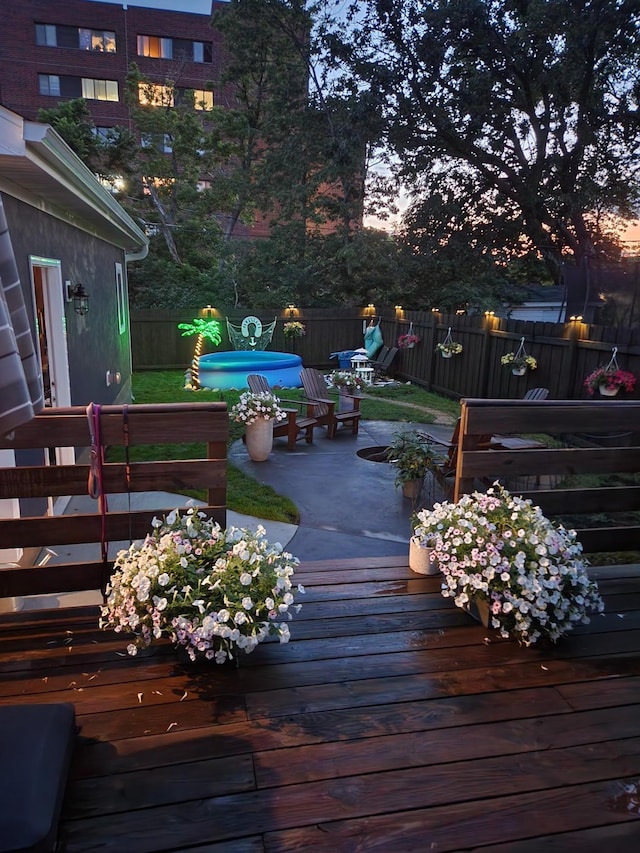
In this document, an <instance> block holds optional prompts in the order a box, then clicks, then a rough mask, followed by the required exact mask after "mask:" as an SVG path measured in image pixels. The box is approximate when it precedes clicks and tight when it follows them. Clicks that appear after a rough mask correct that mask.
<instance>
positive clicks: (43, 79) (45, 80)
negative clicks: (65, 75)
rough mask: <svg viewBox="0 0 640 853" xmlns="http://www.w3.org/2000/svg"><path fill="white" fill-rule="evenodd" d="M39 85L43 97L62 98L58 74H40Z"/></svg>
mask: <svg viewBox="0 0 640 853" xmlns="http://www.w3.org/2000/svg"><path fill="white" fill-rule="evenodd" d="M38 85H39V88H40V94H41V95H55V96H56V97H60V78H59V77H58V75H57V74H38Z"/></svg>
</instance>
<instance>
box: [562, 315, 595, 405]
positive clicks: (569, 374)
mask: <svg viewBox="0 0 640 853" xmlns="http://www.w3.org/2000/svg"><path fill="white" fill-rule="evenodd" d="M584 325H585V324H584V323H582V322H579V321H577V320H573V321H570V322H569V330H568V331H569V334H568V335H567V341H568V344H567V346H568V352H567V358H566V359H565V369H564V370H563V371H562V372H561V374H560V376H559V381H558V390H559V391H562V394H563V396H564V399H565V400H571V399H572V398H573V389H574V388H575V386H576V365H577V363H578V340H579V338H580V331H581V329H582V328H583V327H584ZM587 337H588V335H587Z"/></svg>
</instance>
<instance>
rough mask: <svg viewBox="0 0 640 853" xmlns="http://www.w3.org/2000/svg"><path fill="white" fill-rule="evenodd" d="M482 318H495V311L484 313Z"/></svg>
mask: <svg viewBox="0 0 640 853" xmlns="http://www.w3.org/2000/svg"><path fill="white" fill-rule="evenodd" d="M484 316H485V317H495V316H496V312H495V311H485V312H484Z"/></svg>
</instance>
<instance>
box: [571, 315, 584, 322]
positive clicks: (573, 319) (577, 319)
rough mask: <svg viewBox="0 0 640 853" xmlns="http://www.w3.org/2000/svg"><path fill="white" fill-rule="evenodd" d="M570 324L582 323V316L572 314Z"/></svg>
mask: <svg viewBox="0 0 640 853" xmlns="http://www.w3.org/2000/svg"><path fill="white" fill-rule="evenodd" d="M569 322H570V323H582V314H572V315H571V316H570V317H569Z"/></svg>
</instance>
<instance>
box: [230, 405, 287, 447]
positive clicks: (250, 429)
mask: <svg viewBox="0 0 640 853" xmlns="http://www.w3.org/2000/svg"><path fill="white" fill-rule="evenodd" d="M229 416H230V417H231V418H232V419H233V420H234V421H237V422H238V423H241V424H244V425H245V441H246V445H247V451H248V453H249V456H250V457H251V458H252V459H253V461H254V462H264V461H265V459H267V458H268V456H269V454H270V453H271V448H272V447H273V422H274V421H282V420H284V419H285V418H286V414H285V412H283V410H282V409H281V408H280V404H279V401H278V398H277V397H275V396H274V395H273V394H270V393H267V392H265V391H260V392H258V393H255V394H254V393H253V392H251V391H245V392H244V393H243V394H241V395H240V399H239V400H238V402H237V403H236V404H235V406H233V407H232V408H231V411H230V412H229Z"/></svg>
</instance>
